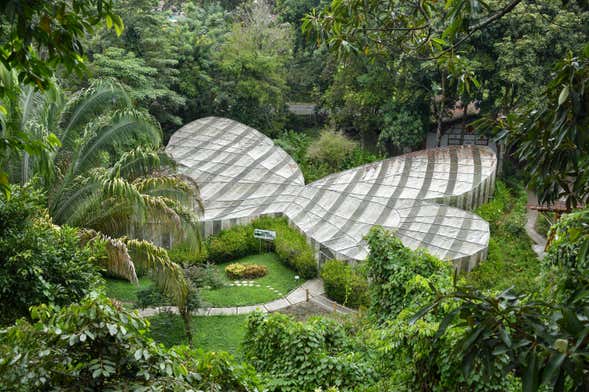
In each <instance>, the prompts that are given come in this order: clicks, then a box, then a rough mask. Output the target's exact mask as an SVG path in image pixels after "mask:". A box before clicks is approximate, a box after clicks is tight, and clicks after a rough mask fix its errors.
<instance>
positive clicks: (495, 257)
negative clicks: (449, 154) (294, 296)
mask: <svg viewBox="0 0 589 392" xmlns="http://www.w3.org/2000/svg"><path fill="white" fill-rule="evenodd" d="M0 7H1V9H2V13H1V14H0V15H1V16H0V31H1V32H2V34H0V61H1V64H0V390H6V391H36V390H154V391H156V390H158V391H159V390H174V391H184V390H207V391H262V390H268V391H330V392H335V391H587V390H589V389H588V386H589V209H588V208H587V203H588V202H589V3H588V2H587V1H586V0H443V1H439V0H419V1H417V0H416V1H413V0H411V1H396V0H391V1H379V0H362V1H360V0H331V1H328V0H274V1H270V0H248V1H239V0H220V1H204V0H203V1H197V0H192V1H179V0H48V1H27V2H23V1H18V0H9V1H6V2H4V3H3V4H2V5H1V6H0ZM296 106H300V107H304V108H305V110H304V113H300V112H297V111H296V110H294V109H293V108H294V107H296ZM207 116H217V117H227V118H230V119H233V120H236V121H239V122H241V123H243V124H246V125H248V126H250V127H253V128H255V129H257V130H259V131H261V132H262V133H263V134H264V135H266V136H268V137H270V138H271V139H273V141H274V143H275V144H276V145H277V146H280V147H281V148H282V149H283V150H284V151H286V152H287V153H288V154H289V155H290V156H291V157H292V158H293V159H294V160H295V161H296V162H297V163H298V165H299V167H300V168H301V170H302V173H303V175H304V178H305V182H306V183H310V182H313V181H315V180H318V179H321V178H323V177H324V176H326V175H329V174H331V173H337V172H340V171H343V170H347V169H351V168H355V167H358V166H360V165H363V164H366V163H371V162H376V161H379V160H382V159H385V158H388V157H394V156H398V155H401V154H404V153H408V152H411V151H417V150H422V149H425V148H435V147H439V146H441V145H443V140H445V139H443V137H444V135H446V137H447V135H448V133H449V132H450V131H451V130H457V132H458V133H457V135H458V140H459V144H463V142H464V140H465V135H472V134H474V135H477V137H483V138H485V140H488V141H490V142H491V143H493V144H494V145H495V146H497V147H496V150H497V152H498V154H500V157H501V160H500V161H501V178H499V179H498V181H497V183H496V189H495V194H494V197H493V199H492V200H490V201H489V202H488V203H486V204H483V205H482V206H480V207H478V208H477V210H476V211H475V212H476V214H478V215H479V216H480V217H482V218H483V219H485V220H486V221H488V222H489V226H490V232H491V238H490V241H489V251H488V256H487V260H486V261H484V262H482V263H481V265H479V266H478V267H477V268H475V269H474V270H473V271H471V272H460V271H456V270H454V269H453V268H452V265H451V264H450V263H448V262H447V261H445V260H440V259H437V258H436V257H434V256H432V255H430V254H429V253H428V252H427V251H425V250H423V249H418V250H411V249H409V248H407V247H405V246H404V245H403V243H402V242H401V239H399V238H398V236H396V235H395V233H394V232H389V231H387V230H384V229H382V228H381V227H374V228H372V229H371V230H370V232H369V234H368V235H367V236H366V244H367V247H368V249H369V256H368V258H367V259H366V260H365V261H364V262H361V263H358V264H347V263H345V262H343V261H340V260H330V261H327V262H326V263H323V264H322V265H321V268H318V266H317V265H318V264H317V261H316V260H315V258H314V256H313V254H314V253H313V249H312V247H311V245H309V244H308V243H307V241H306V240H305V237H304V236H303V235H302V234H301V233H299V231H297V230H295V229H293V228H292V227H291V226H289V224H288V223H287V222H286V220H284V219H282V218H280V217H261V218H259V219H257V220H254V221H252V222H251V223H249V224H247V225H242V226H236V227H233V228H231V229H228V230H224V231H222V232H221V233H220V234H216V235H214V236H212V237H210V238H203V236H202V235H201V229H200V226H199V225H200V223H199V219H200V218H201V217H202V212H203V208H204V207H203V203H202V200H201V198H200V190H199V184H198V183H197V182H196V181H194V180H192V179H191V178H190V177H187V176H185V175H181V174H180V173H179V171H178V168H177V164H176V162H175V161H174V160H173V159H172V158H171V157H170V156H169V155H167V154H166V153H165V151H164V149H163V147H164V146H165V145H166V144H167V142H168V140H169V139H170V137H171V136H172V134H173V133H174V132H175V131H176V130H178V129H179V128H180V127H182V125H184V124H187V123H189V122H191V121H194V120H196V119H200V118H203V117H207ZM446 143H447V142H446ZM529 194H530V195H534V197H537V201H538V203H537V204H538V206H539V209H540V210H541V211H545V212H544V213H540V215H539V218H538V222H536V223H537V224H536V227H535V229H534V230H537V231H538V232H540V234H542V235H544V236H545V237H546V240H547V244H546V246H545V249H544V251H545V252H542V254H543V257H540V258H539V257H538V255H537V254H536V253H535V252H534V250H533V249H532V241H531V240H530V238H529V236H528V234H527V233H526V224H527V221H528V219H529V211H530V210H529V208H528V207H529V205H528V204H530V199H529ZM256 229H271V230H273V231H274V232H275V233H278V237H277V240H276V242H275V243H273V245H271V247H270V248H268V250H269V251H270V252H269V253H267V254H266V253H265V254H262V255H260V253H263V252H261V250H262V248H261V245H260V244H261V243H260V244H259V243H258V242H256V241H253V233H254V230H256ZM162 233H166V235H169V236H171V237H169V238H174V241H173V243H161V241H152V240H153V239H154V238H156V237H157V238H161V237H162ZM238 260H246V261H247V263H245V264H243V263H241V264H240V263H236V262H235V261H238ZM249 260H253V261H254V262H256V263H258V264H259V265H258V264H251V262H250V261H249ZM244 265H245V267H249V269H248V268H245V267H244ZM226 275H227V276H229V278H227V277H226ZM258 278H259V279H266V280H265V281H263V282H265V283H264V284H265V285H266V286H265V287H269V288H271V289H272V290H274V291H275V292H277V293H281V292H282V293H286V292H288V291H290V290H292V289H294V288H295V287H296V284H298V283H299V280H300V281H302V282H303V281H307V280H311V279H318V278H320V279H322V281H323V283H324V285H325V291H326V296H327V297H328V298H329V299H331V300H333V301H336V302H337V303H339V304H340V305H344V306H345V307H344V309H348V310H349V313H346V314H344V315H342V314H339V313H337V312H335V309H336V306H339V305H335V303H334V305H333V309H334V312H326V311H325V309H324V310H323V311H310V314H306V315H305V317H299V316H300V315H299V314H297V313H296V311H295V312H293V313H294V315H293V314H283V313H281V312H271V313H267V314H263V313H257V312H256V313H253V314H251V315H249V316H242V315H238V316H221V318H212V317H210V318H207V317H204V316H202V315H201V314H199V311H200V310H202V309H203V308H204V307H209V306H210V305H211V304H212V305H216V306H233V307H235V306H241V305H252V304H257V303H261V302H265V301H270V300H272V299H275V298H276V297H275V295H276V294H275V293H272V292H266V293H263V292H262V291H261V288H260V290H256V288H257V287H260V285H257V286H256V285H255V284H254V283H251V284H250V286H252V287H247V290H249V292H251V295H252V297H251V298H249V299H247V298H246V299H244V298H243V296H242V294H232V293H235V292H236V290H238V289H240V288H235V287H232V288H227V286H229V285H233V283H231V282H233V281H234V280H235V279H241V280H242V281H243V280H245V279H247V281H248V282H253V280H254V279H258ZM250 279H252V280H251V281H250ZM248 284H249V283H248ZM215 289H223V290H226V291H215ZM231 290H233V291H231ZM247 290H246V289H243V290H242V291H240V293H245V292H248V291H247ZM219 293H227V294H219ZM307 295H308V293H307ZM248 301H252V302H248ZM160 307H166V309H168V308H173V309H175V311H168V312H161V313H158V314H149V315H148V316H145V317H143V316H141V315H140V314H139V313H138V312H137V311H136V310H135V309H156V308H157V309H159V308H160ZM287 313H288V312H287ZM307 316H309V317H307ZM215 317H218V316H215Z"/></svg>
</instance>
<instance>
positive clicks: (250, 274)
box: [225, 263, 268, 279]
mask: <svg viewBox="0 0 589 392" xmlns="http://www.w3.org/2000/svg"><path fill="white" fill-rule="evenodd" d="M225 273H226V274H227V276H228V277H229V279H256V278H261V277H262V276H265V275H266V274H267V273H268V268H266V266H263V265H258V264H241V263H232V264H229V265H228V266H227V267H225Z"/></svg>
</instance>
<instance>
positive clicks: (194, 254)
mask: <svg viewBox="0 0 589 392" xmlns="http://www.w3.org/2000/svg"><path fill="white" fill-rule="evenodd" d="M168 256H170V260H172V261H173V262H174V263H176V264H179V265H182V266H184V267H189V266H191V265H198V264H202V263H205V262H206V260H207V259H208V257H209V254H208V250H207V247H206V246H200V247H199V248H198V249H195V247H194V245H193V244H191V243H190V242H182V243H178V244H174V245H172V247H171V248H170V249H168Z"/></svg>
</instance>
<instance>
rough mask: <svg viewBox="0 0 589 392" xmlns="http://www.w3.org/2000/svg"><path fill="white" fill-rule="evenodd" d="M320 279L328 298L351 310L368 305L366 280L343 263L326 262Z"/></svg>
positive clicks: (336, 261) (337, 261) (335, 261)
mask: <svg viewBox="0 0 589 392" xmlns="http://www.w3.org/2000/svg"><path fill="white" fill-rule="evenodd" d="M321 278H322V279H323V284H324V286H325V294H326V295H327V297H328V298H330V299H332V300H334V301H336V302H338V303H340V304H342V305H345V306H349V307H351V308H358V307H360V306H368V305H369V296H368V281H367V279H366V278H365V277H363V276H362V275H360V274H359V273H358V272H356V271H355V270H354V269H353V268H352V267H351V266H350V265H348V264H346V263H345V262H343V261H340V260H329V261H327V262H326V263H325V264H324V265H323V268H322V269H321Z"/></svg>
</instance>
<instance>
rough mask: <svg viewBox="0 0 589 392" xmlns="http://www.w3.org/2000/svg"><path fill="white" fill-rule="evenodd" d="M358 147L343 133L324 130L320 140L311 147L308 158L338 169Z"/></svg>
mask: <svg viewBox="0 0 589 392" xmlns="http://www.w3.org/2000/svg"><path fill="white" fill-rule="evenodd" d="M356 147H357V143H356V142H354V141H353V140H352V139H350V138H348V137H347V136H346V135H344V134H343V133H339V132H335V131H329V130H324V131H322V132H321V136H320V137H319V139H318V140H316V141H315V142H314V143H313V144H311V145H310V146H309V149H308V150H307V157H308V158H309V159H311V160H315V161H319V162H324V163H326V164H327V165H329V166H330V167H331V168H338V167H339V165H340V164H341V162H343V161H344V160H345V159H346V158H347V157H348V156H350V155H351V154H352V152H353V151H354V149H355V148H356Z"/></svg>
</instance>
